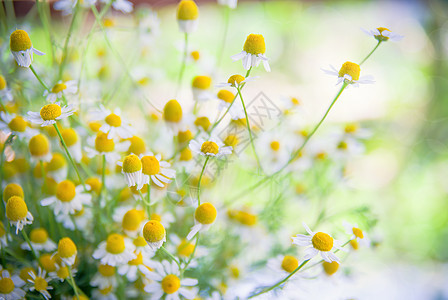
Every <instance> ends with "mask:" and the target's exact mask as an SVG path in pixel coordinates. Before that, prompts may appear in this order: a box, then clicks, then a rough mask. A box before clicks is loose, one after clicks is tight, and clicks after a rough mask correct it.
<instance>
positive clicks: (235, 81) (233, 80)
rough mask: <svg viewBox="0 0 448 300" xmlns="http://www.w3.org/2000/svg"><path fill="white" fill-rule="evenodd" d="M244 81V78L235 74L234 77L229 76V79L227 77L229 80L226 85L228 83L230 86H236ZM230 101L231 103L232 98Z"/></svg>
mask: <svg viewBox="0 0 448 300" xmlns="http://www.w3.org/2000/svg"><path fill="white" fill-rule="evenodd" d="M244 79H246V78H244V76H241V75H238V74H236V75H232V76H230V77H229V80H227V83H230V84H231V85H232V86H235V84H236V85H240V83H241V82H242V81H243V80H244ZM232 101H233V98H232Z"/></svg>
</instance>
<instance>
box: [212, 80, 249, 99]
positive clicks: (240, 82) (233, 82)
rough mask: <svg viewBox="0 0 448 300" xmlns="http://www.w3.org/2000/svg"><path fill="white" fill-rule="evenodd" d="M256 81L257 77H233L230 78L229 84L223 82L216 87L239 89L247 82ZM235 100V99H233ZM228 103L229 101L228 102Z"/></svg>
mask: <svg viewBox="0 0 448 300" xmlns="http://www.w3.org/2000/svg"><path fill="white" fill-rule="evenodd" d="M253 80H255V77H247V78H246V77H244V76H242V75H238V74H235V75H232V76H230V77H229V79H228V80H227V82H223V83H218V84H217V85H215V86H216V87H228V86H231V87H234V88H239V87H240V86H241V85H243V84H244V83H246V82H249V81H253ZM232 100H233V99H232ZM226 102H228V101H226Z"/></svg>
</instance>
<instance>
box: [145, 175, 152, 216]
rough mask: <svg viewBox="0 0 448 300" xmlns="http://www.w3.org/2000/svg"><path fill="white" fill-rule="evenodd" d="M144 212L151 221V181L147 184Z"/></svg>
mask: <svg viewBox="0 0 448 300" xmlns="http://www.w3.org/2000/svg"><path fill="white" fill-rule="evenodd" d="M146 199H147V200H148V202H147V203H146V211H147V212H148V218H149V219H151V180H150V181H149V183H148V192H147V193H146Z"/></svg>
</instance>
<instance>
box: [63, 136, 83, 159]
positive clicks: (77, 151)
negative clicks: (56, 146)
mask: <svg viewBox="0 0 448 300" xmlns="http://www.w3.org/2000/svg"><path fill="white" fill-rule="evenodd" d="M61 135H62V138H63V139H64V142H65V145H66V146H67V149H68V151H69V152H70V154H71V155H72V157H73V159H74V160H75V161H77V162H80V161H81V159H82V149H81V139H80V138H79V135H78V133H77V132H76V131H75V130H74V129H73V128H64V129H62V130H61Z"/></svg>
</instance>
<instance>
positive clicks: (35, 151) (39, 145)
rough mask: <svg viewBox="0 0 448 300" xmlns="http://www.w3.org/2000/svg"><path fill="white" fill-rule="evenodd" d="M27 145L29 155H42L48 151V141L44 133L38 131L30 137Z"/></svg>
mask: <svg viewBox="0 0 448 300" xmlns="http://www.w3.org/2000/svg"><path fill="white" fill-rule="evenodd" d="M28 147H29V149H30V153H31V155H33V156H43V155H46V154H47V153H48V152H49V151H50V142H49V141H48V138H47V137H46V136H45V135H43V134H41V133H39V134H37V135H35V136H33V137H32V138H31V139H30V142H29V144H28Z"/></svg>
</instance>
